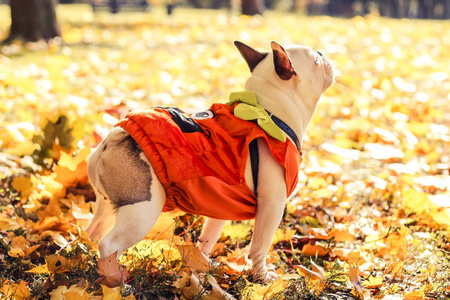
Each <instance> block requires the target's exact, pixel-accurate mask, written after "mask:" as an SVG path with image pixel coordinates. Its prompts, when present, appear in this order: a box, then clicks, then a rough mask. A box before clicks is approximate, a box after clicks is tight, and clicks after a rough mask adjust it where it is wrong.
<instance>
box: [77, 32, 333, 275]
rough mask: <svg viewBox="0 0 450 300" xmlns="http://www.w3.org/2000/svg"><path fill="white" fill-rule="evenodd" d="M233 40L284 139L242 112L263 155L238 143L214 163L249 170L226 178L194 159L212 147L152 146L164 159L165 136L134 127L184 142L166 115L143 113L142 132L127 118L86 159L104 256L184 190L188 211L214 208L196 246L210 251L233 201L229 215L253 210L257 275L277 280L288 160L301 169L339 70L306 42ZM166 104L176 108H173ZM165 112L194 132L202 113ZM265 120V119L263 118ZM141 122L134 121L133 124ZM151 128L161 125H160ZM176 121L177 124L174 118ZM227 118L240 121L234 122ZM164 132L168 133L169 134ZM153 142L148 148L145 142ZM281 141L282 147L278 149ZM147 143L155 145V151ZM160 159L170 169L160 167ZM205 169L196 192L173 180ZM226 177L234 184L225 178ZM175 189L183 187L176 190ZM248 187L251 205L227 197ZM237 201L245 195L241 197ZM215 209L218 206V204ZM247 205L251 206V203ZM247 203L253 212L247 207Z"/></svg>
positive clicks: (94, 234)
mask: <svg viewBox="0 0 450 300" xmlns="http://www.w3.org/2000/svg"><path fill="white" fill-rule="evenodd" d="M235 45H236V47H237V48H238V50H239V51H240V53H241V55H242V57H243V58H244V59H245V61H246V62H247V65H248V66H249V68H250V71H251V76H250V78H249V79H248V80H247V82H246V86H245V88H246V91H247V92H250V95H255V96H254V97H255V99H256V104H255V105H256V106H258V107H259V108H261V107H262V108H263V109H260V110H259V112H258V114H265V113H267V114H268V115H269V118H266V119H267V120H268V122H272V121H271V120H275V119H274V118H275V117H276V119H277V120H278V122H276V125H280V126H279V129H281V133H282V134H281V135H282V136H281V138H280V137H278V140H276V139H274V138H273V137H267V135H265V133H264V132H263V131H261V128H260V126H259V123H258V122H256V121H255V120H242V119H239V120H238V123H239V122H241V123H239V124H240V125H239V126H241V127H242V128H246V127H249V128H252V130H254V131H253V132H257V134H256V135H255V136H256V137H257V138H255V140H256V141H257V142H256V143H255V145H256V152H257V154H258V160H257V161H256V168H255V167H254V165H253V166H252V164H255V163H254V162H252V159H251V155H250V154H249V152H250V151H249V149H248V148H249V146H248V144H245V147H241V148H239V149H240V150H239V151H240V152H239V151H238V150H236V151H235V150H233V151H231V154H226V159H224V160H222V158H219V159H217V160H216V164H219V165H220V164H222V165H228V163H227V161H228V160H229V161H233V162H235V161H237V163H235V164H236V168H237V169H239V170H241V171H240V172H242V177H243V178H241V179H239V178H238V179H237V181H238V182H237V183H236V184H233V183H229V182H227V181H226V180H222V179H220V178H219V179H218V178H217V176H216V175H215V173H214V172H213V171H210V169H212V167H209V166H208V162H207V161H206V162H205V161H202V162H200V164H201V166H202V167H201V168H200V167H197V165H195V164H194V163H193V162H195V163H197V161H199V160H201V159H202V157H203V156H202V155H203V152H202V151H203V150H204V149H203V150H202V151H199V152H201V154H198V156H199V157H195V156H192V151H191V149H190V148H189V149H188V150H187V152H186V153H187V154H186V155H183V153H184V152H180V153H181V154H180V153H179V152H176V151H178V148H174V149H175V150H176V151H175V150H170V151H169V150H156V152H154V153H158V154H157V155H158V158H157V159H154V158H153V156H152V154H151V153H153V152H151V151H155V149H156V148H158V147H159V142H158V143H156V142H155V143H153V142H151V141H149V140H151V139H147V138H146V137H145V138H143V137H142V136H141V137H140V138H139V139H137V138H136V137H135V136H134V135H133V134H135V133H136V134H137V133H139V132H141V131H143V130H144V129H145V130H144V131H146V132H147V133H148V134H153V133H152V131H157V132H156V133H155V134H160V135H161V134H162V136H161V138H160V139H161V140H168V141H169V142H170V143H171V144H172V143H174V142H176V141H178V140H180V138H172V137H171V133H169V130H167V132H165V131H164V129H161V128H164V127H160V126H159V123H158V124H157V125H152V124H150V125H149V124H148V122H147V121H144V125H139V126H141V127H139V130H134V131H133V129H129V128H128V131H127V130H125V129H124V127H126V126H125V125H124V126H117V127H115V128H114V129H113V130H112V131H111V132H110V133H109V135H108V136H107V137H106V139H105V140H104V141H103V142H102V143H101V144H100V145H99V146H98V147H97V148H96V149H95V150H94V151H93V152H92V154H91V155H90V157H89V159H88V176H89V180H90V183H91V185H92V186H93V189H94V191H95V193H96V206H95V214H94V217H93V219H92V221H91V222H90V224H89V226H88V227H87V228H86V231H87V233H88V234H89V236H90V238H91V239H93V240H94V241H98V240H99V252H100V257H101V258H102V259H105V258H107V257H109V256H110V255H112V254H114V253H115V252H117V258H119V256H120V255H121V254H122V253H123V252H124V251H125V250H127V249H128V248H129V247H131V246H133V245H134V244H136V243H137V242H138V241H140V240H141V239H143V238H144V237H145V235H146V234H147V233H148V231H149V230H150V229H151V228H152V227H153V225H154V224H155V222H156V220H157V219H158V216H159V215H160V214H161V212H162V211H167V210H170V209H173V207H169V208H167V205H168V203H166V201H169V198H171V199H172V200H170V203H171V205H175V206H177V205H178V204H177V201H178V200H177V199H178V198H177V197H184V199H185V201H187V202H188V203H187V204H186V203H185V204H179V205H178V206H182V207H181V209H182V210H185V211H186V212H188V213H194V214H204V215H206V216H207V218H206V220H205V222H204V225H203V229H202V232H201V235H200V237H199V240H198V242H197V246H198V247H199V249H200V250H201V251H202V253H203V254H205V256H207V257H208V256H209V254H210V252H211V250H212V249H213V246H214V245H215V243H216V242H217V240H218V239H219V237H220V235H221V231H222V229H223V226H224V224H225V222H226V219H225V218H228V216H229V211H230V210H232V209H231V206H233V207H237V208H233V209H234V210H235V211H236V214H235V215H230V218H232V219H236V220H237V219H249V218H253V217H254V218H255V222H254V230H253V235H252V241H251V245H250V250H249V254H248V259H249V261H250V262H251V271H252V272H253V274H254V275H255V278H256V279H258V280H262V281H264V282H270V281H273V280H275V279H276V278H277V275H276V274H275V273H274V272H268V271H267V268H266V255H267V252H268V250H269V248H270V246H271V241H272V238H273V236H274V234H275V231H276V229H277V227H278V225H279V224H280V222H281V219H282V216H283V211H284V207H285V202H286V199H287V198H288V196H290V195H289V193H291V192H292V189H291V188H290V187H291V186H292V185H293V183H292V182H291V183H289V184H288V183H287V180H288V179H287V172H288V168H289V169H290V170H294V173H295V172H297V174H298V168H299V165H300V162H301V157H300V155H301V154H300V153H301V145H302V140H303V136H304V134H305V131H306V128H307V126H308V123H309V122H310V121H311V119H312V117H313V114H314V112H315V110H316V107H317V103H318V101H319V98H320V97H321V95H322V94H323V93H324V92H325V90H327V88H328V87H329V86H330V85H331V84H332V82H333V80H334V72H333V67H332V64H331V62H330V61H329V60H328V59H327V58H326V57H325V56H324V55H323V54H322V53H320V52H319V51H314V50H312V49H311V48H310V47H307V46H299V45H287V46H285V47H282V46H281V45H279V44H278V43H276V42H274V41H272V42H271V48H272V51H271V52H259V51H256V50H254V49H253V48H251V47H249V46H247V45H245V44H243V43H241V42H238V41H236V42H235ZM238 102H239V101H238ZM234 105H236V104H234ZM238 105H239V104H238ZM220 107H221V109H222V108H223V109H225V110H226V111H227V112H228V111H229V110H230V109H231V110H233V109H235V108H234V106H233V105H232V104H223V105H222V106H220ZM230 107H231V108H230ZM236 107H237V106H236ZM244 110H245V109H244ZM250 110H252V109H250ZM167 111H169V112H170V114H171V115H169V114H167ZM159 113H160V114H163V115H164V114H165V115H168V116H169V118H168V120H169V121H167V122H169V123H170V122H172V119H175V118H176V119H177V120H179V119H183V122H184V121H186V122H188V123H190V124H191V125H192V126H194V127H193V128H194V130H191V129H190V128H191V127H189V130H184V129H182V130H181V131H183V130H184V131H187V132H190V133H188V134H192V132H193V131H196V130H197V129H198V127H197V125H196V123H195V122H196V120H194V119H195V118H194V115H193V117H192V119H191V116H190V115H187V114H186V113H184V112H182V111H179V110H177V109H168V108H166V110H163V109H162V110H160V111H159ZM172 113H173V114H172ZM216 114H218V113H217V112H212V111H210V110H209V111H207V112H206V113H204V114H201V115H202V116H203V117H206V118H209V119H210V120H213V119H215V118H219V117H218V115H216ZM166 117H167V116H166ZM130 118H131V117H130ZM171 118H172V119H171ZM229 118H232V117H229ZM177 120H175V121H177ZM227 120H228V119H227ZM267 120H264V121H263V123H264V122H266V121H267ZM192 121H193V122H192ZM133 122H134V121H133ZM158 122H159V121H158ZM211 122H212V121H211ZM242 122H245V123H242ZM172 123H173V122H172ZM246 124H248V126H247V125H246ZM134 125H136V124H135V123H133V126H134ZM153 126H154V130H152V128H153ZM176 126H177V124H175V127H176ZM224 126H225V127H227V126H228V127H230V128H231V129H232V127H231V125H229V122H228V121H226V122H225V125H224ZM276 127H278V126H276ZM143 128H144V129H143ZM275 129H277V128H275ZM220 130H222V129H220ZM161 131H163V132H162V133H161ZM211 131H213V132H211ZM131 132H133V134H132V133H131ZM170 132H171V131H170ZM206 132H207V133H206ZM195 133H196V134H200V135H201V136H203V135H204V136H206V137H205V138H202V139H203V140H205V141H206V139H209V138H210V136H213V135H215V134H216V133H215V132H214V130H209V129H208V130H204V129H201V128H200V129H199V130H198V132H195ZM183 134H184V133H183ZM243 136H244V138H242V139H243V140H246V139H248V138H247V137H248V136H250V134H248V133H244V134H243ZM144 139H145V141H146V143H147V144H146V145H145V146H142V144H141V143H142V140H144ZM182 140H183V143H184V141H185V138H184V137H183V138H182ZM222 144H223V143H222ZM225 144H233V143H225ZM149 145H150V146H149ZM273 145H276V147H275V146H273ZM286 145H287V146H286ZM144 147H145V149H144ZM149 147H150V148H151V149H150V150H148V149H147V148H149ZM174 147H178V146H177V145H175V146H174ZM188 147H191V146H188ZM202 147H203V146H202ZM204 147H209V146H204ZM277 147H278V148H277ZM274 148H276V149H275V150H274ZM143 149H144V150H145V151H143ZM277 149H278V150H277ZM280 149H281V150H280ZM286 149H288V150H286ZM289 149H295V151H294V152H296V154H295V155H294V156H295V159H290V158H289V159H286V158H283V155H285V152H286V153H287V152H289V151H290V152H289V153H294V152H293V151H291V150H289ZM147 150H148V151H150V155H149V154H148V151H147ZM158 151H160V152H164V155H165V156H167V157H166V158H165V160H164V161H163V163H161V157H159V156H160V155H162V154H159V152H158ZM214 151H215V150H214ZM214 151H212V152H214ZM277 151H278V152H277ZM174 153H177V154H176V155H177V156H180V157H181V158H180V159H185V160H186V163H176V162H174V161H175V157H174V160H173V161H172V156H171V155H174V156H175V154H174ZM214 153H215V152H214ZM280 153H281V154H282V155H281V156H280ZM274 154H275V155H274ZM155 155H156V154H155ZM233 156H236V157H233ZM238 156H239V157H238ZM280 157H281V158H280ZM299 157H300V158H299ZM239 159H240V160H239ZM225 160H226V161H225ZM285 160H289V164H290V165H291V166H290V167H287V166H286V165H287V164H288V163H287V162H286V161H285ZM175 164H176V166H175ZM230 164H233V163H230ZM161 165H163V167H164V168H167V170H166V171H161V168H162V167H161ZM172 165H174V166H173V167H174V168H175V167H178V168H181V169H180V170H181V171H180V170H178V171H176V172H175V171H174V172H172V171H171V168H172ZM295 165H296V166H295ZM202 168H203V169H205V170H207V171H205V172H206V174H207V176H204V178H205V179H202V178H203V177H201V178H200V179H199V178H198V177H197V175H195V176H194V177H195V178H194V179H192V180H191V179H189V180H191V181H189V184H185V185H189V186H190V185H191V182H193V181H199V182H200V184H199V185H198V186H196V187H194V188H193V190H191V191H192V192H189V190H188V189H187V192H186V191H184V190H183V191H180V188H178V187H174V186H175V184H174V183H173V182H171V181H170V180H171V179H170V178H171V176H172V175H171V174H172V173H175V175H174V176H181V177H182V178H185V176H188V174H187V173H189V172H197V171H198V169H202ZM227 172H228V171H227ZM289 172H291V171H289ZM291 173H292V172H291ZM161 174H162V175H161ZM167 174H169V175H167ZM297 174H295V175H294V176H291V178H290V179H289V180H290V181H292V180H293V179H292V178H294V179H296V178H297V177H296V175H297ZM255 177H256V178H255ZM183 180H184V179H183ZM224 181H226V182H225V183H224ZM294 181H295V180H294ZM294 184H296V182H294ZM235 186H236V187H237V188H238V189H240V190H238V191H231V192H230V193H228V192H223V189H228V188H234V187H235ZM174 189H176V190H175V192H174ZM203 190H204V191H206V192H205V193H204V194H202V191H203ZM206 193H211V194H212V195H213V198H212V201H214V203H212V204H211V205H208V204H199V205H197V204H193V205H190V203H189V201H194V200H192V199H195V198H196V197H197V198H198V197H202V199H203V198H205V199H209V198H208V197H207V195H206ZM240 193H243V194H242V195H244V194H245V195H244V196H242V197H247V198H248V199H249V200H248V199H247V198H246V199H247V200H245V201H246V203H245V204H239V203H238V204H236V205H234V204H233V203H232V202H230V201H234V199H228V198H240V197H241V196H240V195H241V194H240ZM230 195H231V196H230ZM227 197H228V198H227ZM166 199H167V200H166ZM186 199H187V200H186ZM235 200H237V201H239V199H235ZM180 203H181V202H180ZM230 203H231V204H230ZM169 206H170V205H169ZM198 207H202V208H203V211H205V213H204V212H203V211H202V209H200V208H199V209H198V211H197V208H198ZM229 207H230V208H229ZM214 209H216V210H218V212H217V213H216V212H212V211H214ZM247 209H249V210H248V211H247ZM244 210H245V213H244V212H242V211H244ZM241 212H242V213H241Z"/></svg>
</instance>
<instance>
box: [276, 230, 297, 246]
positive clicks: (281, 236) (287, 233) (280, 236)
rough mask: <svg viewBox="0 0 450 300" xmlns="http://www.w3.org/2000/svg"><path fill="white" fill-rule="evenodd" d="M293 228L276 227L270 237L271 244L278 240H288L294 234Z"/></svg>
mask: <svg viewBox="0 0 450 300" xmlns="http://www.w3.org/2000/svg"><path fill="white" fill-rule="evenodd" d="M295 232H296V231H295V229H289V228H278V229H277V231H276V232H275V235H274V236H273V239H272V245H275V244H276V243H278V242H279V241H290V240H291V239H292V237H293V236H294V234H295Z"/></svg>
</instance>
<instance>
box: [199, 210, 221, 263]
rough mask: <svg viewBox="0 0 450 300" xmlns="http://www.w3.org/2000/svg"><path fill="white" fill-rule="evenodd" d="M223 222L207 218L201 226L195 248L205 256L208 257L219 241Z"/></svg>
mask: <svg viewBox="0 0 450 300" xmlns="http://www.w3.org/2000/svg"><path fill="white" fill-rule="evenodd" d="M225 222H226V221H225V220H218V219H212V218H207V219H206V221H205V223H204V224H203V229H202V233H201V234H200V237H199V238H198V243H197V247H198V248H199V249H200V250H201V251H202V253H203V254H205V255H206V256H209V254H210V253H211V250H212V248H213V247H214V245H215V244H216V242H217V240H218V239H219V237H220V234H221V233H222V229H223V226H224V225H225Z"/></svg>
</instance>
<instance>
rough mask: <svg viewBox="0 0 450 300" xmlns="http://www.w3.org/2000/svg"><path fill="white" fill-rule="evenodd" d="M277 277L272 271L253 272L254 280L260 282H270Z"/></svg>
mask: <svg viewBox="0 0 450 300" xmlns="http://www.w3.org/2000/svg"><path fill="white" fill-rule="evenodd" d="M277 279H278V275H277V273H275V272H272V271H266V272H264V273H254V280H255V281H259V282H262V283H271V282H273V281H275V280H277Z"/></svg>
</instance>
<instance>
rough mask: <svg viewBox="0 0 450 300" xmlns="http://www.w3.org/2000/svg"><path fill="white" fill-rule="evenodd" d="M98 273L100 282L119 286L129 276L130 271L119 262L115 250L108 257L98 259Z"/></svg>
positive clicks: (109, 285) (110, 285)
mask: <svg viewBox="0 0 450 300" xmlns="http://www.w3.org/2000/svg"><path fill="white" fill-rule="evenodd" d="M98 274H99V275H100V276H102V277H103V278H100V280H99V281H100V283H101V284H102V285H105V286H107V287H116V286H119V285H120V284H121V283H122V282H123V281H125V280H126V279H127V277H128V271H127V269H125V268H124V267H122V266H120V265H119V263H118V262H117V252H114V253H113V254H111V255H110V256H109V257H107V258H106V259H104V260H102V259H100V258H99V259H98Z"/></svg>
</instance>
